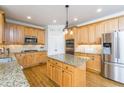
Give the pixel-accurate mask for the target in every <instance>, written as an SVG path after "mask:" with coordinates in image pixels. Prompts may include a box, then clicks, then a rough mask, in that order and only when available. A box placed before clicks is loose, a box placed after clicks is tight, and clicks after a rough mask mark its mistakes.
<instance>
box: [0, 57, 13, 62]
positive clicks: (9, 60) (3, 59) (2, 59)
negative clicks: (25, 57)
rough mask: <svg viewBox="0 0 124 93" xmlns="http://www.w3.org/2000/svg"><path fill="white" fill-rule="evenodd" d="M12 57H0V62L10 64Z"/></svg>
mask: <svg viewBox="0 0 124 93" xmlns="http://www.w3.org/2000/svg"><path fill="white" fill-rule="evenodd" d="M12 60H13V59H12V57H1V58H0V62H2V63H4V62H12Z"/></svg>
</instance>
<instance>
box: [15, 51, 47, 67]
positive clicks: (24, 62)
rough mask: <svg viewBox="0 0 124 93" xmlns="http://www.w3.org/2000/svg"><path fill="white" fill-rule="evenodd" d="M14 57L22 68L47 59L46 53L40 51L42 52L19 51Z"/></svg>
mask: <svg viewBox="0 0 124 93" xmlns="http://www.w3.org/2000/svg"><path fill="white" fill-rule="evenodd" d="M42 56H44V57H42ZM16 58H17V60H18V63H19V64H20V65H21V66H22V67H23V68H28V67H32V66H35V65H38V64H39V63H44V62H46V61H47V55H46V53H42V52H34V53H19V54H16ZM44 58H45V59H44Z"/></svg>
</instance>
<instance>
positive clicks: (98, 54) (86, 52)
mask: <svg viewBox="0 0 124 93" xmlns="http://www.w3.org/2000/svg"><path fill="white" fill-rule="evenodd" d="M75 53H83V54H94V55H101V54H102V53H92V52H75Z"/></svg>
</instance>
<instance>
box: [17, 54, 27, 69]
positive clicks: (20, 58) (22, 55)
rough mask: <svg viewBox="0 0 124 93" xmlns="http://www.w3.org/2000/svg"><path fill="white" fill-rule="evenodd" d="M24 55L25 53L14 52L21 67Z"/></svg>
mask: <svg viewBox="0 0 124 93" xmlns="http://www.w3.org/2000/svg"><path fill="white" fill-rule="evenodd" d="M24 55H25V54H16V58H17V60H18V62H19V64H20V65H21V66H22V67H24V60H23V59H24Z"/></svg>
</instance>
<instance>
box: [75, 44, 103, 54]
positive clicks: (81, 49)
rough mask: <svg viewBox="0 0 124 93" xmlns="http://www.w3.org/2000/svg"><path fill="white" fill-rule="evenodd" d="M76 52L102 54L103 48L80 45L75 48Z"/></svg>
mask: <svg viewBox="0 0 124 93" xmlns="http://www.w3.org/2000/svg"><path fill="white" fill-rule="evenodd" d="M75 52H81V53H94V54H101V52H102V46H101V45H79V46H77V47H76V48H75Z"/></svg>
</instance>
